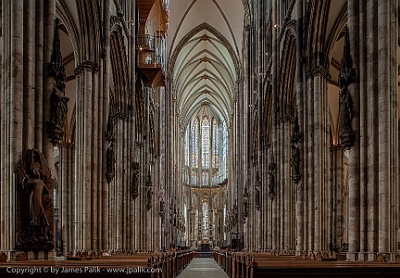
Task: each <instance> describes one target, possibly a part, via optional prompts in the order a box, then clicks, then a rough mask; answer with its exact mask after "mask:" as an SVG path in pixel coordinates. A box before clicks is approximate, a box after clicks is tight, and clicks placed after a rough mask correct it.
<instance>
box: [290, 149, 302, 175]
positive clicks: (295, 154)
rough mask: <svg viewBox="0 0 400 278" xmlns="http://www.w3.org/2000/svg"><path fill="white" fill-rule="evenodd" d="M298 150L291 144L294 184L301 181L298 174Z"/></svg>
mask: <svg viewBox="0 0 400 278" xmlns="http://www.w3.org/2000/svg"><path fill="white" fill-rule="evenodd" d="M300 161H301V159H300V150H299V148H298V147H297V145H296V144H292V160H291V164H292V179H293V181H294V183H299V181H300V180H301V173H300Z"/></svg>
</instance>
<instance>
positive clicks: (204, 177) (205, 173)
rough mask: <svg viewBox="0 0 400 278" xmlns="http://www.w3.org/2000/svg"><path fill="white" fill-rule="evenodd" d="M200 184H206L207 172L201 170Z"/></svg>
mask: <svg viewBox="0 0 400 278" xmlns="http://www.w3.org/2000/svg"><path fill="white" fill-rule="evenodd" d="M202 184H203V185H208V172H203V174H202Z"/></svg>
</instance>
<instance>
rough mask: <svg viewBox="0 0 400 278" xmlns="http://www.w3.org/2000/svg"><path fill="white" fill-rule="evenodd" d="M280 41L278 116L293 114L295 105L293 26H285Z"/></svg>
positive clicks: (295, 48)
mask: <svg viewBox="0 0 400 278" xmlns="http://www.w3.org/2000/svg"><path fill="white" fill-rule="evenodd" d="M283 38H284V39H283V41H282V42H281V49H282V53H281V57H282V60H281V61H282V62H281V69H280V70H281V71H280V73H279V78H280V79H279V81H278V82H279V83H278V84H279V89H278V92H279V95H278V103H279V106H280V107H281V109H280V112H281V114H280V116H281V117H283V116H285V115H290V116H295V114H294V113H295V110H296V109H295V105H296V90H295V84H296V80H295V77H296V50H297V47H296V36H295V31H294V29H293V28H286V30H285V34H284V37H283Z"/></svg>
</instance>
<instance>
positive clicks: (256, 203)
mask: <svg viewBox="0 0 400 278" xmlns="http://www.w3.org/2000/svg"><path fill="white" fill-rule="evenodd" d="M255 191H256V192H255V206H256V209H257V210H260V208H261V204H260V189H259V188H258V187H256V188H255Z"/></svg>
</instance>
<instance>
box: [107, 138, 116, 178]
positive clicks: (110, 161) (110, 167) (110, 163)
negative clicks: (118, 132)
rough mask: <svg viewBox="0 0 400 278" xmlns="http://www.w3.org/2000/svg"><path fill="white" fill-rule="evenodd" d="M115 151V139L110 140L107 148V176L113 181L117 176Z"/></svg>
mask: <svg viewBox="0 0 400 278" xmlns="http://www.w3.org/2000/svg"><path fill="white" fill-rule="evenodd" d="M115 162H116V159H115V152H114V141H110V143H109V145H108V148H107V172H106V178H107V181H108V182H111V181H112V180H113V178H114V176H115Z"/></svg>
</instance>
